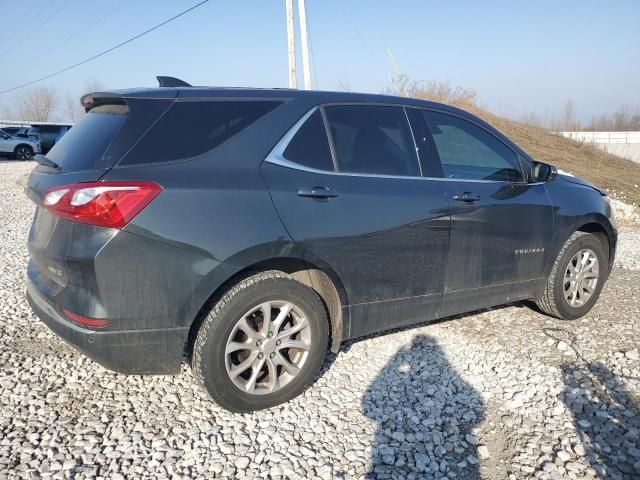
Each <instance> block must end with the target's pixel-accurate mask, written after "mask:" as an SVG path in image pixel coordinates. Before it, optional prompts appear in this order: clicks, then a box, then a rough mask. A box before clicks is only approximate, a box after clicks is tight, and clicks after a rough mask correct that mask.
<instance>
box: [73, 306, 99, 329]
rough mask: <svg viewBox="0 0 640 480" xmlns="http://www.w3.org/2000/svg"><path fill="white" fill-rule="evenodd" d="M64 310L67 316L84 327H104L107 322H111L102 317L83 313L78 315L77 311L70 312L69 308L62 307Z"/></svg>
mask: <svg viewBox="0 0 640 480" xmlns="http://www.w3.org/2000/svg"><path fill="white" fill-rule="evenodd" d="M62 311H63V312H64V314H65V315H66V316H67V318H68V319H69V320H71V321H72V322H74V323H77V324H78V325H81V326H83V327H91V328H102V327H106V326H107V323H109V320H104V319H101V318H89V317H83V316H81V315H76V314H75V313H73V312H70V311H69V310H66V309H64V308H63V309H62Z"/></svg>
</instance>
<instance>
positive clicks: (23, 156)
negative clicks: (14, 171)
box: [13, 145, 33, 160]
mask: <svg viewBox="0 0 640 480" xmlns="http://www.w3.org/2000/svg"><path fill="white" fill-rule="evenodd" d="M13 156H14V158H15V159H16V160H29V159H30V158H31V157H33V149H32V148H31V147H30V146H29V145H18V146H17V147H16V148H15V149H14V150H13Z"/></svg>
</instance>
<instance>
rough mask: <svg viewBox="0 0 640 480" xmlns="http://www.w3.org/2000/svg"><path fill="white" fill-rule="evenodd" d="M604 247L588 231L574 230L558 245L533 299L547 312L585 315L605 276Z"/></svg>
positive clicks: (565, 316)
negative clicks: (544, 280) (542, 286)
mask: <svg viewBox="0 0 640 480" xmlns="http://www.w3.org/2000/svg"><path fill="white" fill-rule="evenodd" d="M607 269H608V263H607V256H606V249H605V246H604V245H603V244H602V242H601V241H600V240H599V239H598V237H596V236H595V235H592V234H590V233H586V232H575V233H574V234H573V235H571V237H569V239H568V240H567V242H566V243H565V244H564V246H563V247H562V250H561V251H560V253H559V254H558V258H557V259H556V261H555V264H554V265H553V269H552V270H551V274H550V275H549V278H548V279H547V284H546V286H545V289H544V292H543V294H542V296H541V297H540V298H539V299H538V300H537V301H536V303H537V305H538V307H539V308H540V309H541V310H542V311H543V312H544V313H546V314H547V315H551V316H553V317H557V318H562V319H566V320H573V319H575V318H579V317H582V316H583V315H586V314H587V313H588V312H589V310H591V308H592V307H593V305H594V304H595V303H596V301H597V300H598V296H599V295H600V292H601V291H602V287H603V285H604V281H605V280H606V277H607V275H606V274H607Z"/></svg>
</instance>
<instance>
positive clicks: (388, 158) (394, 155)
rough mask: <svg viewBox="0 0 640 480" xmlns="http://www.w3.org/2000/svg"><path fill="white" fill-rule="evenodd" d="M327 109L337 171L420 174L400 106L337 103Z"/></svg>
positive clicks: (407, 126)
mask: <svg viewBox="0 0 640 480" xmlns="http://www.w3.org/2000/svg"><path fill="white" fill-rule="evenodd" d="M326 112H327V119H328V120H329V125H330V128H331V137H332V138H333V144H334V147H335V151H336V157H337V162H338V169H339V170H340V171H342V172H354V173H373V174H382V175H408V176H409V175H411V176H419V175H420V170H419V167H418V159H417V157H416V151H415V147H414V144H413V138H412V137H411V131H410V129H409V125H408V123H407V118H406V115H405V114H404V110H403V109H402V108H399V107H385V106H374V105H338V106H332V107H327V108H326Z"/></svg>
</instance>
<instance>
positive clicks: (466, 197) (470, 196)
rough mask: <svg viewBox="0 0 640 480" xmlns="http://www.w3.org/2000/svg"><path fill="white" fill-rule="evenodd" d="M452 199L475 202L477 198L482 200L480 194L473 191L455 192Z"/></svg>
mask: <svg viewBox="0 0 640 480" xmlns="http://www.w3.org/2000/svg"><path fill="white" fill-rule="evenodd" d="M453 199H454V200H457V201H458V202H467V203H472V202H477V201H478V200H482V197H481V196H480V195H476V194H475V193H471V192H463V193H456V194H455V195H454V196H453Z"/></svg>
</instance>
